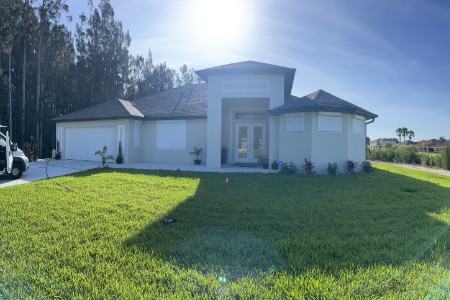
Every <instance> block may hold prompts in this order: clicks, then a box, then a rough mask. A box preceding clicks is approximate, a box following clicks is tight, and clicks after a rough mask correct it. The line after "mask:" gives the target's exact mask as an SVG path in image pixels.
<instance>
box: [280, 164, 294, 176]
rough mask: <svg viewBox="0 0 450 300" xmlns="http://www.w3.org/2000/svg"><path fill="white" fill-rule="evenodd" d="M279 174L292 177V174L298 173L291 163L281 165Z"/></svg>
mask: <svg viewBox="0 0 450 300" xmlns="http://www.w3.org/2000/svg"><path fill="white" fill-rule="evenodd" d="M279 172H280V173H281V174H287V175H292V174H297V173H298V169H297V167H296V166H295V165H294V164H293V163H292V162H288V163H281V167H280V171H279Z"/></svg>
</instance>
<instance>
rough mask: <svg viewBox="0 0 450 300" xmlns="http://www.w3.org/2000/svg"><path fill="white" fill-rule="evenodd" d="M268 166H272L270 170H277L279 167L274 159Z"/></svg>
mask: <svg viewBox="0 0 450 300" xmlns="http://www.w3.org/2000/svg"><path fill="white" fill-rule="evenodd" d="M270 167H271V168H272V170H278V169H279V168H280V163H279V162H277V161H276V160H274V161H273V162H272V163H271V164H270Z"/></svg>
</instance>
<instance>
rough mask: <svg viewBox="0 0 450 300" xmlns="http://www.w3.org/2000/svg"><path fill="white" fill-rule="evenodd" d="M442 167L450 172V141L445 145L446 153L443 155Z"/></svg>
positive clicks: (443, 152)
mask: <svg viewBox="0 0 450 300" xmlns="http://www.w3.org/2000/svg"><path fill="white" fill-rule="evenodd" d="M441 165H442V167H443V168H444V169H446V170H450V141H447V142H446V143H445V148H444V151H442V153H441Z"/></svg>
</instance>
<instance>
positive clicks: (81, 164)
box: [0, 159, 101, 188]
mask: <svg viewBox="0 0 450 300" xmlns="http://www.w3.org/2000/svg"><path fill="white" fill-rule="evenodd" d="M100 165H101V163H100V162H95V161H80V160H53V159H52V160H49V159H39V160H38V161H36V162H31V163H30V168H29V169H28V170H27V171H26V172H24V173H23V175H22V177H21V178H20V179H17V180H10V179H6V178H4V177H3V178H0V188H3V187H6V186H12V185H18V184H24V183H29V182H33V181H38V180H42V179H45V178H52V177H57V176H63V175H67V174H71V173H75V172H80V171H85V170H89V169H93V168H97V167H99V166H100Z"/></svg>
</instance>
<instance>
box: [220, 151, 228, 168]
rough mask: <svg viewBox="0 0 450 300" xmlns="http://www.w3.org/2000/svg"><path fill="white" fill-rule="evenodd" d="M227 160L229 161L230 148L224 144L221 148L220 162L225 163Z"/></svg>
mask: <svg viewBox="0 0 450 300" xmlns="http://www.w3.org/2000/svg"><path fill="white" fill-rule="evenodd" d="M227 162H228V148H227V147H225V146H224V147H222V148H221V149H220V163H221V164H222V165H224V164H226V163H227Z"/></svg>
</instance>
